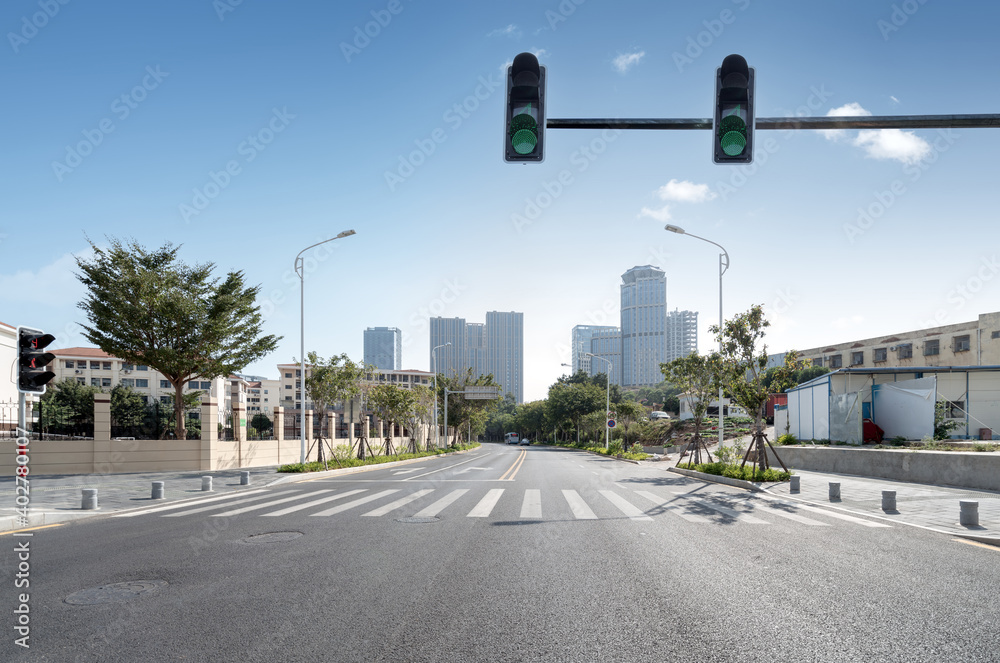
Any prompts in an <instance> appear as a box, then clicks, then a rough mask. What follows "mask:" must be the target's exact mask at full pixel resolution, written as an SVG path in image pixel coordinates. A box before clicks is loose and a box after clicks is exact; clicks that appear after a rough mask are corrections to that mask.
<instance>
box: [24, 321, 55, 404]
mask: <svg viewBox="0 0 1000 663" xmlns="http://www.w3.org/2000/svg"><path fill="white" fill-rule="evenodd" d="M54 340H56V337H55V336H53V335H52V334H46V333H45V332H43V331H40V330H38V329H29V328H28V327H18V328H17V390H18V391H19V392H21V393H22V394H44V393H45V385H47V384H48V383H49V381H50V380H52V378H54V377H55V376H56V374H55V373H53V372H52V371H50V370H48V369H46V368H45V367H46V366H48V365H49V364H50V363H51V362H52V360H53V359H55V358H56V356H55V355H54V354H52V353H51V352H43V350H44V349H45V347H46V346H48V345H49V343H51V342H52V341H54Z"/></svg>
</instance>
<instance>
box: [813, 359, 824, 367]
mask: <svg viewBox="0 0 1000 663" xmlns="http://www.w3.org/2000/svg"><path fill="white" fill-rule="evenodd" d="M822 365H823V358H822V357H820V358H819V359H813V366H822Z"/></svg>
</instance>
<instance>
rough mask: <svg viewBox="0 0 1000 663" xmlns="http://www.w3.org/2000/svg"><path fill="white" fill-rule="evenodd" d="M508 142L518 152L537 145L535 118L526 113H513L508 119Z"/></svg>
mask: <svg viewBox="0 0 1000 663" xmlns="http://www.w3.org/2000/svg"><path fill="white" fill-rule="evenodd" d="M529 108H530V106H529ZM510 142H511V145H512V146H513V147H514V151H515V152H517V153H518V154H530V153H531V152H532V151H534V149H535V146H536V145H538V122H536V121H535V118H533V117H531V116H530V115H528V114H527V113H520V114H518V115H515V116H514V117H513V118H512V119H511V121H510Z"/></svg>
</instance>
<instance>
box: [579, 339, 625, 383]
mask: <svg viewBox="0 0 1000 663" xmlns="http://www.w3.org/2000/svg"><path fill="white" fill-rule="evenodd" d="M589 352H590V353H591V354H593V355H594V357H595V358H591V357H587V359H592V361H591V363H590V371H589V373H590V375H598V374H599V373H608V368H609V366H608V363H607V362H605V361H600V360H598V359H596V357H600V358H602V359H606V360H607V361H609V362H611V366H610V369H611V374H610V375H608V379H610V380H611V384H619V385H620V384H621V383H622V334H621V331H620V330H619V329H618V327H605V328H602V329H601V330H598V331H595V332H594V333H593V335H591V337H590V350H589Z"/></svg>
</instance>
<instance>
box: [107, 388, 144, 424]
mask: <svg viewBox="0 0 1000 663" xmlns="http://www.w3.org/2000/svg"><path fill="white" fill-rule="evenodd" d="M145 416H146V403H145V402H144V401H143V400H142V396H141V395H140V394H139V393H138V392H137V391H135V390H134V389H132V387H129V386H127V385H124V384H120V383H119V384H118V385H116V386H115V388H114V389H112V390H111V423H112V424H113V425H115V426H119V427H121V428H135V427H136V426H140V425H141V424H142V421H143V419H144V418H145Z"/></svg>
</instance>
